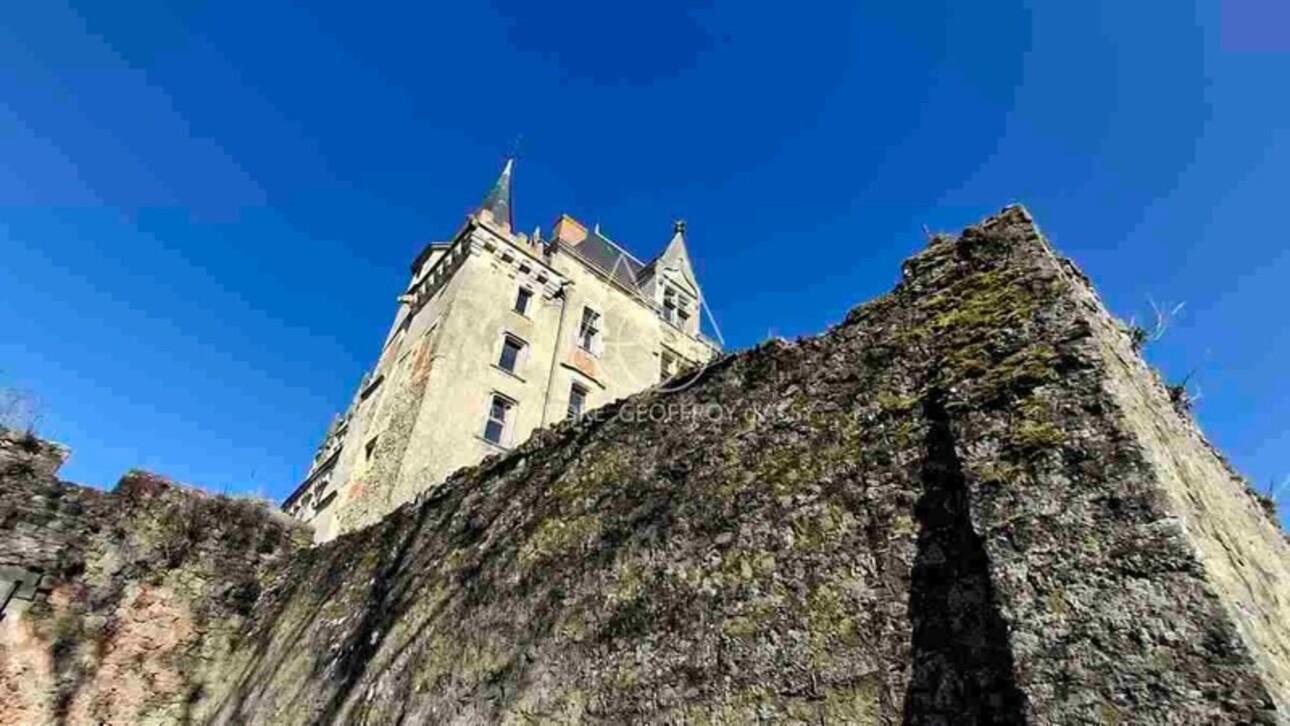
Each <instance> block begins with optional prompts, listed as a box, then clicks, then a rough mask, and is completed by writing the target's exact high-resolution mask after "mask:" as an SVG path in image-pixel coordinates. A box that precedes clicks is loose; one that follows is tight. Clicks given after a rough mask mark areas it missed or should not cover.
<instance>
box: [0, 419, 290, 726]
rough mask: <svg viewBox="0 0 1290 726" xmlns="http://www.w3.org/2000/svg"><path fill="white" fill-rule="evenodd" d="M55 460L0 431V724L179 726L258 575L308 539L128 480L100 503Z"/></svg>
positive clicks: (216, 663) (152, 483)
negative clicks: (62, 476)
mask: <svg viewBox="0 0 1290 726" xmlns="http://www.w3.org/2000/svg"><path fill="white" fill-rule="evenodd" d="M65 456H66V450H65V449H63V448H61V447H59V446H57V445H56V444H51V443H49V442H46V441H42V440H40V439H37V438H35V437H31V436H25V435H21V434H15V433H13V432H8V431H0V595H5V594H6V593H8V595H7V596H6V597H5V600H4V608H3V613H2V614H0V618H2V619H0V723H2V724H54V723H70V724H88V723H113V724H135V723H180V722H184V721H185V720H186V719H188V718H189V717H190V716H191V715H192V709H193V707H194V706H195V705H197V704H199V703H200V702H201V700H202V697H203V693H205V691H206V689H207V688H209V687H210V686H211V683H210V682H211V679H213V678H215V677H216V676H217V674H218V673H219V671H220V667H221V664H222V663H223V662H224V661H225V659H226V657H227V654H228V653H229V652H230V650H232V648H233V647H234V645H235V644H236V642H237V639H238V637H239V634H240V630H241V623H242V622H243V620H244V619H245V618H246V616H247V615H248V614H249V612H250V608H251V607H252V606H253V605H254V603H255V602H256V600H257V599H258V597H259V592H260V588H261V587H262V583H265V582H268V581H269V579H268V577H267V574H266V573H267V571H268V566H269V565H270V564H272V563H273V562H275V561H277V560H279V559H281V558H282V556H283V555H284V554H285V553H286V552H288V551H290V550H291V549H293V548H294V547H296V546H301V545H303V544H305V543H306V542H307V541H308V535H307V533H306V532H304V531H302V530H299V529H297V528H296V527H295V526H294V525H292V524H291V523H290V521H289V520H287V519H286V518H285V517H284V516H282V515H280V514H276V513H274V512H272V511H271V510H269V509H268V508H267V507H265V506H263V505H260V504H256V503H253V502H249V501H241V500H234V499H229V498H226V497H215V496H208V495H205V494H201V493H199V492H197V491H194V490H190V489H185V488H183V487H179V486H177V485H175V484H173V483H171V482H168V481H166V480H164V479H161V478H159V477H155V476H152V475H149V474H145V473H141V472H132V473H130V474H128V475H127V476H126V477H124V478H123V479H122V480H121V482H120V483H119V484H118V485H117V487H116V489H115V490H114V491H112V492H111V493H106V492H100V491H97V490H93V489H88V488H85V487H80V486H77V485H74V484H68V483H66V482H62V481H59V480H58V479H56V478H55V477H54V474H55V472H56V470H57V466H58V464H60V463H61V462H62V459H63V458H64V457H65ZM15 584H16V585H18V587H17V588H16V589H15V588H13V585H15Z"/></svg>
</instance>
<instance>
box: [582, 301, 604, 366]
mask: <svg viewBox="0 0 1290 726" xmlns="http://www.w3.org/2000/svg"><path fill="white" fill-rule="evenodd" d="M600 342H601V341H600V313H598V312H596V311H595V310H592V309H591V308H583V309H582V324H581V325H579V326H578V347H579V348H582V349H583V350H585V351H587V352H588V353H593V354H595V355H599V354H600Z"/></svg>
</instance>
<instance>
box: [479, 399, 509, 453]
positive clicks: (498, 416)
mask: <svg viewBox="0 0 1290 726" xmlns="http://www.w3.org/2000/svg"><path fill="white" fill-rule="evenodd" d="M514 407H515V402H514V401H511V400H510V399H507V398H504V397H502V396H499V395H497V394H493V400H492V402H491V403H490V404H489V406H488V420H487V421H486V422H484V438H485V439H487V440H488V441H491V442H492V443H494V444H497V445H498V446H501V445H502V444H503V442H504V441H505V439H506V431H507V428H506V427H507V423H508V421H509V419H510V417H511V409H512V408H514Z"/></svg>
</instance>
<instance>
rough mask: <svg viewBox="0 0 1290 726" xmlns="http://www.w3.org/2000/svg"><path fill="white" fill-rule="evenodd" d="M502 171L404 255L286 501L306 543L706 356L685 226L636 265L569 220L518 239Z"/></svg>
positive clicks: (364, 520)
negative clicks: (378, 333) (375, 325)
mask: <svg viewBox="0 0 1290 726" xmlns="http://www.w3.org/2000/svg"><path fill="white" fill-rule="evenodd" d="M513 173H514V161H513V160H508V161H507V162H506V166H505V168H503V170H502V173H501V175H500V176H499V177H498V179H497V182H496V183H495V184H494V185H493V187H492V189H491V190H490V191H489V192H488V194H487V195H486V196H485V197H484V200H483V202H482V203H480V205H479V207H478V208H477V209H476V210H475V211H474V212H472V213H471V214H470V215H468V216H467V218H466V220H465V221H464V222H463V223H462V225H461V226H460V227H459V228H458V230H457V232H456V234H455V235H453V237H452V238H451V239H450V240H449V241H447V242H442V243H431V244H429V245H427V246H426V247H425V249H424V250H422V252H421V254H419V255H418V256H417V258H416V259H415V260H414V261H413V262H412V269H411V274H412V277H411V280H410V281H409V283H408V286H407V288H406V289H405V290H404V291H403V294H402V295H400V296H399V298H398V309H397V310H396V312H395V315H394V323H393V325H392V326H391V327H390V332H389V334H388V335H387V336H386V339H385V344H384V345H383V346H382V348H381V352H380V355H379V356H378V358H377V361H376V364H375V365H374V366H373V367H372V369H371V371H370V372H369V373H368V374H367V375H366V376H364V378H363V380H362V383H361V384H360V385H359V387H358V391H357V392H356V393H355V396H354V399H353V401H352V402H351V404H350V406H349V409H348V410H347V411H345V412H344V413H343V414H341V415H338V416H337V417H336V419H335V420H334V421H333V423H332V425H331V428H330V429H329V430H328V432H327V435H326V438H325V439H324V441H323V444H322V446H320V447H319V450H318V453H317V455H316V456H315V457H314V461H313V464H312V466H311V467H310V471H309V474H308V476H307V477H306V479H305V481H304V482H303V483H302V484H301V485H300V486H299V487H298V488H297V489H296V490H295V492H293V493H292V494H291V496H289V497H288V498H287V500H286V501H285V502H284V503H283V508H284V509H285V510H286V511H287V512H289V513H290V514H291V515H292V516H294V517H296V518H298V519H301V520H303V521H305V522H309V523H310V524H312V525H313V527H314V531H315V533H316V538H317V539H318V540H319V541H325V540H328V539H331V538H333V537H335V536H337V535H339V534H342V533H344V532H347V531H350V530H353V529H355V528H357V527H361V526H364V525H366V524H370V523H372V522H374V521H376V520H377V519H378V518H380V517H381V516H382V515H384V514H385V513H387V512H389V511H391V510H393V509H394V508H396V507H398V506H399V505H400V504H402V503H404V502H407V501H409V500H411V499H413V498H414V497H416V496H417V495H418V494H419V493H421V492H423V491H425V490H427V489H429V488H430V487H433V486H435V485H436V484H437V483H438V482H441V481H443V480H444V478H445V477H447V476H448V475H449V474H451V473H452V472H453V471H455V470H457V469H459V468H461V467H463V466H469V465H472V464H475V463H477V462H479V461H480V460H482V459H483V458H484V457H486V456H488V455H489V454H494V453H502V452H505V451H507V450H508V449H510V448H512V447H514V446H515V445H517V444H519V443H521V442H523V441H524V440H525V439H527V438H528V436H529V434H531V433H532V432H533V431H534V430H535V429H538V428H540V427H542V426H546V425H548V424H551V423H554V422H556V421H559V420H561V419H563V418H566V417H568V416H576V415H579V414H581V413H584V412H587V411H589V410H591V409H594V408H596V407H599V406H601V405H602V404H605V403H608V402H610V401H614V400H616V399H619V398H623V397H625V396H628V395H630V394H632V393H635V392H637V391H640V390H643V389H645V388H648V387H650V386H652V385H654V384H656V383H658V382H659V381H661V380H663V379H666V378H669V377H671V376H672V375H674V374H676V373H677V372H680V371H682V370H684V369H686V368H688V367H692V366H696V365H699V364H701V363H704V362H706V361H708V360H710V359H712V358H713V357H714V356H716V355H717V354H718V352H719V347H718V346H717V344H715V343H714V342H712V341H711V340H709V339H708V338H707V337H705V336H704V335H703V334H702V333H701V332H700V320H699V316H700V308H701V303H700V301H701V300H702V293H701V290H700V288H699V284H698V281H697V280H696V278H695V275H694V270H693V268H692V267H691V265H690V259H689V252H688V251H687V249H686V240H685V224H684V223H683V222H677V223H676V224H675V225H674V228H673V235H672V238H671V240H670V241H669V242H668V244H667V245H666V247H665V248H664V250H663V252H662V253H661V254H660V255H658V257H657V258H655V259H654V260H653V261H651V262H649V263H648V264H646V263H643V262H641V261H640V260H639V259H637V258H636V257H634V256H632V255H631V254H630V253H629V252H627V251H626V250H624V249H623V248H622V247H620V246H619V245H618V244H616V243H615V242H613V241H611V240H610V239H609V238H608V237H606V236H605V235H604V234H602V233H601V232H600V229H599V227H598V226H597V227H596V228H594V229H592V230H588V229H587V227H586V226H585V225H583V224H582V223H580V222H578V221H577V220H575V219H573V218H572V217H570V216H568V215H561V216H560V217H559V219H558V220H557V222H556V224H555V228H554V230H553V231H552V234H551V238H550V239H549V240H544V239H542V235H541V231H540V230H538V231H535V232H534V233H533V234H532V236H529V235H525V234H522V233H519V232H517V231H516V230H515V228H514V225H513V219H512V213H511V208H512V207H511V184H512V176H513Z"/></svg>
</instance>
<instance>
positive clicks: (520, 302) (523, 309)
mask: <svg viewBox="0 0 1290 726" xmlns="http://www.w3.org/2000/svg"><path fill="white" fill-rule="evenodd" d="M532 299H533V291H532V290H530V289H528V288H527V287H521V288H520V289H519V291H518V292H516V293H515V312H517V313H519V314H520V315H528V314H529V301H530V300H532Z"/></svg>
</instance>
